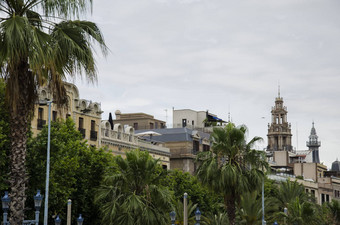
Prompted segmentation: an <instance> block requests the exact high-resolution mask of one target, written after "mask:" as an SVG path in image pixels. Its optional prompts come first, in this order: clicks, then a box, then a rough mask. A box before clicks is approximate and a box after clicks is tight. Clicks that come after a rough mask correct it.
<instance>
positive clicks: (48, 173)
mask: <svg viewBox="0 0 340 225" xmlns="http://www.w3.org/2000/svg"><path fill="white" fill-rule="evenodd" d="M47 104H48V134H47V159H46V189H45V208H44V225H47V218H48V190H49V183H50V142H51V105H52V101H47Z"/></svg>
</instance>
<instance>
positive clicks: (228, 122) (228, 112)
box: [228, 105, 230, 123]
mask: <svg viewBox="0 0 340 225" xmlns="http://www.w3.org/2000/svg"><path fill="white" fill-rule="evenodd" d="M228 123H230V105H228Z"/></svg>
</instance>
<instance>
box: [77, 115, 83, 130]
mask: <svg viewBox="0 0 340 225" xmlns="http://www.w3.org/2000/svg"><path fill="white" fill-rule="evenodd" d="M78 127H79V128H84V118H82V117H79V126H78Z"/></svg>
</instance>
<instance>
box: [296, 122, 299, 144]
mask: <svg viewBox="0 0 340 225" xmlns="http://www.w3.org/2000/svg"><path fill="white" fill-rule="evenodd" d="M296 149H297V150H299V132H298V123H297V122H296Z"/></svg>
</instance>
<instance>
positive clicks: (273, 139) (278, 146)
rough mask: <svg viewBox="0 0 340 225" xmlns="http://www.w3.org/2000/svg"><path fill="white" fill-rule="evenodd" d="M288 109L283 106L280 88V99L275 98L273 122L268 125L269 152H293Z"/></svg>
mask: <svg viewBox="0 0 340 225" xmlns="http://www.w3.org/2000/svg"><path fill="white" fill-rule="evenodd" d="M287 112H288V111H287V107H285V106H283V99H282V97H280V86H279V91H278V97H276V98H275V106H274V107H272V111H271V113H272V122H271V124H268V134H267V137H268V146H267V151H271V152H273V151H292V150H293V148H292V133H291V126H290V123H288V122H287Z"/></svg>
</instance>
